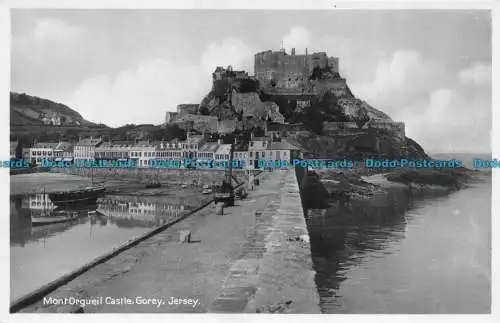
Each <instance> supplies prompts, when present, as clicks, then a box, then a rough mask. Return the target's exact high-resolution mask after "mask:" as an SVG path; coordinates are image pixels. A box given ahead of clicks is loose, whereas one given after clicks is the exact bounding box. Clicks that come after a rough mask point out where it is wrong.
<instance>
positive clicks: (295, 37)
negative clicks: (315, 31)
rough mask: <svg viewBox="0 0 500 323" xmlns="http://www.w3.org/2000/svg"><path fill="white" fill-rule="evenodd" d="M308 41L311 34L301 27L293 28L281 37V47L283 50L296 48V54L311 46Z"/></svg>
mask: <svg viewBox="0 0 500 323" xmlns="http://www.w3.org/2000/svg"><path fill="white" fill-rule="evenodd" d="M310 41H311V33H310V32H309V30H307V29H306V28H304V27H302V26H295V27H292V28H291V29H290V31H289V32H288V34H286V35H285V36H284V37H283V46H284V47H285V48H297V51H298V52H302V51H303V50H305V48H306V47H308V46H309V45H311V44H310Z"/></svg>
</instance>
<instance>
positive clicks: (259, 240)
mask: <svg viewBox="0 0 500 323" xmlns="http://www.w3.org/2000/svg"><path fill="white" fill-rule="evenodd" d="M255 217H256V219H255V227H254V228H253V230H252V231H251V232H250V235H249V237H248V241H247V243H246V245H244V247H243V253H242V256H241V258H240V259H239V260H237V261H236V262H234V263H233V265H232V266H231V267H230V269H229V274H228V276H227V278H226V280H225V281H224V283H223V288H222V291H221V293H220V295H219V297H218V298H217V299H216V300H215V301H214V303H213V304H212V306H211V309H210V311H211V312H222V313H224V312H225V313H242V312H245V313H300V314H314V313H320V308H319V296H318V294H317V289H316V283H315V282H314V276H315V272H314V270H313V264H312V258H311V248H310V244H309V234H308V231H307V225H306V221H305V217H304V213H303V208H302V202H301V198H300V190H299V184H298V181H297V176H296V174H295V172H294V171H293V170H288V171H287V174H286V177H285V178H284V180H283V181H282V183H281V185H280V194H279V195H278V197H277V198H276V199H275V200H273V201H272V202H271V203H269V204H268V205H267V207H266V208H265V209H263V210H261V211H257V212H256V214H255Z"/></svg>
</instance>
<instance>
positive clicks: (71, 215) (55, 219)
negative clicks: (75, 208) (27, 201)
mask: <svg viewBox="0 0 500 323" xmlns="http://www.w3.org/2000/svg"><path fill="white" fill-rule="evenodd" d="M54 214H58V212H55V213H54ZM79 216H80V214H79V213H78V212H64V213H61V215H49V216H40V217H32V218H31V226H33V227H38V226H42V225H49V224H56V223H63V222H69V221H73V220H75V219H77V218H78V217H79Z"/></svg>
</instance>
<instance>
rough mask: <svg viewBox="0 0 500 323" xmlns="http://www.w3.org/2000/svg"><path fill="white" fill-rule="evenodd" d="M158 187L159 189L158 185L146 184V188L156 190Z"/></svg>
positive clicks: (159, 185)
mask: <svg viewBox="0 0 500 323" xmlns="http://www.w3.org/2000/svg"><path fill="white" fill-rule="evenodd" d="M158 187H161V184H160V183H149V184H146V188H158Z"/></svg>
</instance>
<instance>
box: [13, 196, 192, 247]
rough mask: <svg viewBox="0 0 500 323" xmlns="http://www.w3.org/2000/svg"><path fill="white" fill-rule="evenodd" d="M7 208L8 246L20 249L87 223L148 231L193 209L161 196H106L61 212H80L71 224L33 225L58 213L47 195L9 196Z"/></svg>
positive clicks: (190, 206)
mask: <svg viewBox="0 0 500 323" xmlns="http://www.w3.org/2000/svg"><path fill="white" fill-rule="evenodd" d="M10 205H11V211H10V236H11V244H17V245H20V246H24V245H25V244H26V243H28V241H31V242H36V241H38V240H40V239H45V238H48V237H51V236H54V235H57V234H60V233H62V232H64V231H66V230H69V229H70V228H71V227H73V226H76V225H82V224H85V223H87V222H89V221H90V225H91V226H95V225H99V226H107V225H108V224H114V225H116V226H117V227H122V228H134V227H145V228H151V227H155V226H159V225H164V224H166V223H168V222H170V221H172V219H175V218H177V217H179V216H181V215H182V214H185V213H186V212H188V211H189V210H191V209H193V208H194V207H196V206H195V205H183V204H170V203H168V200H165V199H164V198H161V197H144V198H138V197H133V196H118V195H117V196H113V195H107V196H106V197H104V198H102V199H99V200H98V204H97V205H87V206H79V208H78V209H77V210H71V209H65V210H64V211H68V212H69V211H77V212H78V213H80V215H81V216H80V217H78V218H76V219H74V220H72V221H68V222H64V223H57V224H49V225H43V226H35V225H34V223H33V219H39V218H41V217H47V216H50V215H53V214H54V213H53V212H56V211H58V210H60V208H57V207H56V206H55V205H54V204H53V203H52V202H51V201H50V198H49V197H48V194H35V195H29V196H12V197H11V199H10ZM95 210H97V213H95V214H94V213H92V214H93V216H91V217H90V220H89V218H87V217H86V215H88V214H89V212H91V211H95ZM51 212H52V213H51Z"/></svg>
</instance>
